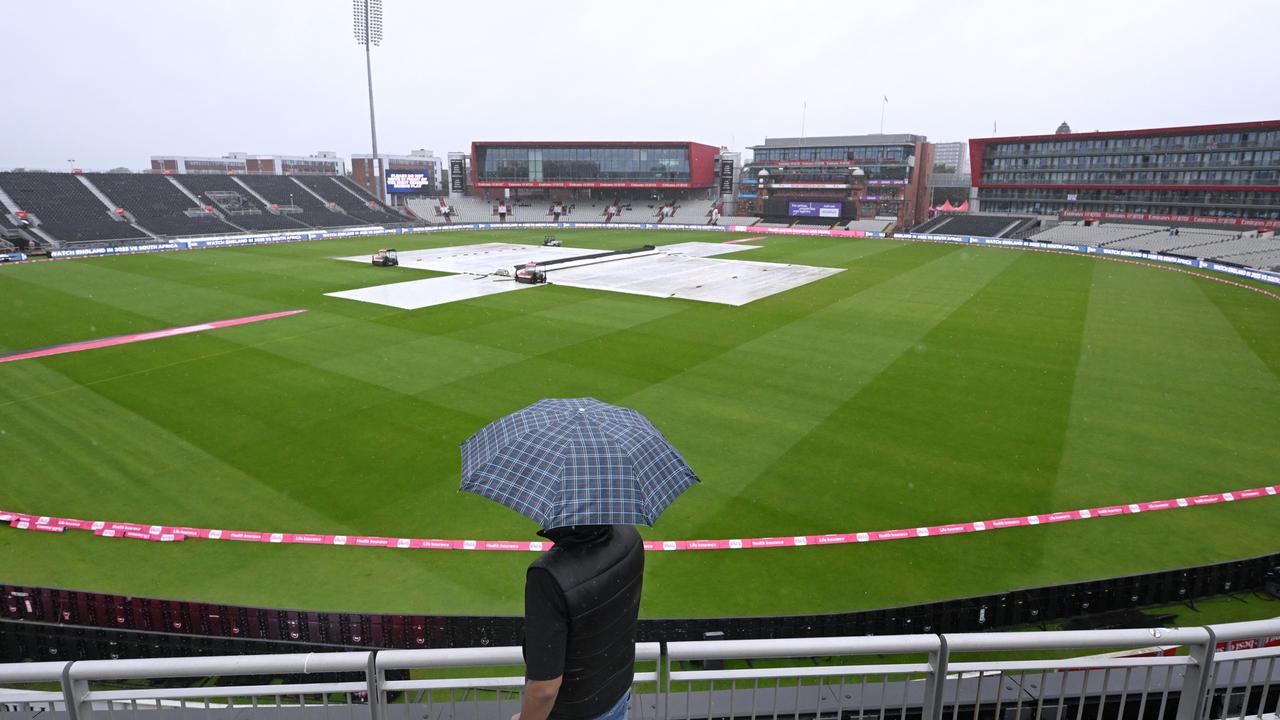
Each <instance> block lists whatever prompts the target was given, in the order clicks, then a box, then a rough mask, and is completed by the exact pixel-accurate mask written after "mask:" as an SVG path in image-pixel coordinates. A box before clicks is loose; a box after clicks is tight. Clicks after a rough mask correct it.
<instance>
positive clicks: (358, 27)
mask: <svg viewBox="0 0 1280 720" xmlns="http://www.w3.org/2000/svg"><path fill="white" fill-rule="evenodd" d="M351 19H352V30H353V32H354V33H355V37H356V44H357V45H363V46H364V67H365V74H366V76H367V77H368V79H369V136H370V138H371V139H372V141H373V159H372V165H373V167H374V170H375V172H376V173H377V175H378V181H377V186H376V187H377V189H378V197H379V198H380V199H381V200H383V201H384V202H385V201H386V199H387V196H386V188H385V187H383V181H382V162H381V158H379V157H378V124H377V122H376V121H375V120H374V116H373V56H372V54H371V52H370V48H372V47H373V46H374V45H382V0H351Z"/></svg>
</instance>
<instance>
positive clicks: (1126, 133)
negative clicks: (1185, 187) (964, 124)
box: [970, 120, 1280, 145]
mask: <svg viewBox="0 0 1280 720" xmlns="http://www.w3.org/2000/svg"><path fill="white" fill-rule="evenodd" d="M1277 127H1280V120H1256V121H1253V122H1239V123H1221V124H1218V125H1186V126H1183V127H1163V128H1146V129H1141V130H1105V131H1094V132H1076V133H1061V134H1059V133H1052V134H1049V135H1009V136H1006V137H992V138H973V139H972V140H970V142H971V143H978V144H981V145H993V144H996V143H1003V142H1024V141H1034V140H1059V141H1066V140H1087V139H1093V138H1098V139H1101V138H1118V137H1141V136H1144V135H1183V134H1188V133H1205V132H1228V131H1233V130H1270V129H1272V128H1277Z"/></svg>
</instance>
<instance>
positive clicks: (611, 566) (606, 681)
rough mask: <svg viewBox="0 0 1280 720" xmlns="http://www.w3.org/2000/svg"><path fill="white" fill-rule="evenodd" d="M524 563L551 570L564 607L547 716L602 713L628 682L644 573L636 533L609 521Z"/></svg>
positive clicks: (571, 718)
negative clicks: (561, 654)
mask: <svg viewBox="0 0 1280 720" xmlns="http://www.w3.org/2000/svg"><path fill="white" fill-rule="evenodd" d="M530 567H540V568H543V569H545V570H547V571H548V572H549V573H550V574H551V577H552V578H553V579H555V581H556V585H558V586H559V587H560V590H561V592H563V593H564V599H565V606H566V607H567V608H568V611H569V618H568V619H569V622H568V627H569V635H568V638H567V640H566V643H565V661H564V663H565V668H564V679H563V681H562V682H561V685H560V693H559V694H558V695H557V696H556V704H555V706H554V707H553V708H551V718H552V720H584V719H585V718H594V717H596V716H598V715H602V714H604V713H605V712H606V711H608V710H609V709H610V708H612V707H613V706H614V704H616V703H617V702H618V700H619V699H621V698H622V696H623V694H624V693H626V692H627V690H628V689H630V687H631V678H632V673H633V672H634V667H633V666H634V665H635V659H636V645H635V643H636V617H637V616H638V615H639V612H640V585H641V581H642V580H643V576H644V543H643V542H641V540H640V533H638V532H636V529H635V528H634V527H632V526H630V525H615V526H613V529H612V531H611V532H610V533H609V534H608V535H606V536H605V537H604V538H603V539H601V540H598V541H596V542H590V543H585V544H581V545H578V544H575V545H569V546H567V547H562V546H560V545H556V546H555V547H553V548H551V550H550V551H549V552H547V553H545V554H544V555H542V557H540V558H538V559H537V560H535V561H533V564H532V565H531V566H530Z"/></svg>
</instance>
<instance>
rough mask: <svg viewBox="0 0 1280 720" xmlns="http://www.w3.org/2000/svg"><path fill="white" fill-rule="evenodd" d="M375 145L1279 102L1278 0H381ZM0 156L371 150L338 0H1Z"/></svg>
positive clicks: (1117, 115)
mask: <svg viewBox="0 0 1280 720" xmlns="http://www.w3.org/2000/svg"><path fill="white" fill-rule="evenodd" d="M384 6H385V10H384V13H385V18H386V29H385V40H384V42H383V44H382V47H380V48H375V49H374V89H375V92H376V94H377V101H378V106H377V111H378V140H379V148H380V149H381V150H382V151H383V152H389V153H403V152H407V151H409V150H410V149H413V148H420V147H425V148H428V149H431V150H434V151H435V152H436V153H437V154H438V155H442V156H443V155H444V154H445V153H447V152H449V151H451V150H465V149H467V148H468V146H469V143H470V141H472V140H478V139H489V140H498V139H583V140H586V139H674V140H685V139H687V140H695V141H700V142H706V143H710V144H713V145H732V146H733V147H734V148H735V149H741V148H743V147H745V146H747V145H751V144H756V143H759V142H761V141H763V139H764V137H765V136H766V135H769V136H795V135H799V134H800V131H801V115H802V106H803V104H804V103H805V102H806V101H807V103H808V113H807V122H806V123H805V125H806V126H805V132H806V134H808V135H824V134H825V135H835V134H851V133H863V132H875V131H876V130H877V129H878V127H879V123H880V105H881V103H880V99H881V97H882V96H883V95H887V96H888V97H889V104H888V107H887V114H886V120H885V130H886V132H914V133H920V134H924V135H927V136H928V137H929V139H931V140H933V141H935V142H945V141H951V140H963V139H967V138H969V137H984V136H989V135H991V131H992V123H993V122H995V121H998V123H999V134H1001V135H1014V134H1032V133H1046V132H1052V131H1053V130H1054V128H1056V127H1057V125H1058V123H1060V122H1061V121H1063V120H1067V121H1068V122H1070V123H1071V126H1072V128H1074V129H1075V130H1077V131H1080V130H1094V129H1125V128H1141V127H1162V126H1170V125H1189V124H1200V123H1216V122H1236V121H1245V120H1264V119H1276V118H1280V93H1277V92H1276V89H1277V86H1278V85H1280V81H1278V73H1277V70H1276V67H1277V58H1276V55H1275V47H1276V46H1275V28H1276V27H1278V26H1280V2H1277V1H1276V0H1256V1H1254V0H1221V1H1218V2H1212V3H1209V2H1179V1H1177V0H1172V1H1170V2H1135V1H1128V0H1109V1H1103V2H1098V1H1095V0H1082V1H1076V2H1068V3H1059V2H1047V1H1044V0H1012V1H1009V2H1005V1H1003V0H980V1H969V0H951V1H949V2H945V3H944V2H922V1H921V2H911V1H909V0H893V1H892V2H867V1H856V2H855V1H854V0H845V1H844V2H838V1H837V2H779V1H777V0H774V1H771V2H757V1H755V0H748V1H741V0H738V1H734V2H702V1H700V0H683V1H682V2H667V1H666V0H656V1H653V0H648V1H646V2H626V3H610V2H568V1H561V2H532V1H531V2H502V1H498V2H424V1H415V0H384ZM0 16H3V18H4V23H5V25H6V26H7V28H8V30H7V31H6V32H5V33H4V40H3V47H2V48H0V52H3V57H4V67H5V68H6V70H8V72H6V73H5V77H6V83H5V87H6V93H5V95H6V107H5V109H4V111H3V112H0V168H5V169H8V168H12V167H17V166H24V167H39V168H49V169H63V168H66V167H67V159H69V158H74V159H75V160H76V164H77V165H78V166H81V167H84V168H86V169H106V168H109V167H114V166H117V165H124V166H126V167H130V168H134V169H140V168H142V167H144V166H146V165H147V163H148V158H149V157H150V156H151V155H156V154H184V155H213V156H217V155H221V154H223V153H224V152H227V151H231V150H243V151H246V152H251V153H270V154H294V155H306V154H310V153H312V152H314V151H316V150H335V151H337V152H338V153H339V154H340V155H342V156H344V157H345V156H350V154H351V153H361V152H363V153H367V152H369V128H368V107H367V104H366V103H367V101H366V96H365V74H364V73H365V69H364V57H363V51H362V50H361V48H360V47H358V46H357V45H356V44H355V42H354V40H353V38H352V34H351V3H350V1H349V0H219V2H193V1H190V0H164V1H161V0H150V1H148V0H116V1H115V2H102V1H101V0H44V1H41V2H35V1H33V2H27V1H26V0H22V1H18V0H8V1H7V2H4V7H3V10H2V11H0Z"/></svg>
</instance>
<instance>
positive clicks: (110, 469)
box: [0, 230, 1280, 617]
mask: <svg viewBox="0 0 1280 720" xmlns="http://www.w3.org/2000/svg"><path fill="white" fill-rule="evenodd" d="M544 234H545V233H544V232H543V231H541V230H538V231H527V232H526V231H504V232H489V233H484V232H473V233H448V234H444V235H434V236H413V237H403V238H397V239H396V240H395V241H394V242H395V243H396V244H397V246H398V247H399V248H400V249H401V250H405V249H416V248H423V247H431V246H445V245H455V244H464V243H476V242H492V241H503V242H528V243H536V242H540V241H541V239H542V236H543V235H544ZM557 236H558V237H560V238H561V239H562V240H564V242H565V244H566V245H571V246H577V247H599V248H624V247H634V246H636V245H638V244H640V243H643V242H651V243H658V244H665V243H673V242H684V241H688V240H704V241H705V240H709V239H721V238H723V237H727V236H718V235H717V236H709V235H707V234H705V233H681V232H661V233H638V232H627V231H576V232H559V233H557ZM387 242H388V241H387V240H386V239H385V238H373V239H360V240H342V241H321V242H311V243H299V244H291V245H277V246H262V247H253V248H244V249H224V250H206V251H188V252H176V253H165V254H153V255H135V256H122V257H110V258H102V259H85V260H74V261H65V262H47V263H36V264H29V265H23V266H16V267H4V268H0V353H3V352H12V351H17V350H23V349H28V348H33V347H39V346H45V345H51V344H56V343H63V342H70V341H76V340H86V339H92V338H99V337H105V336H111V335H119V334H125V333H133V332H140V331H147V330H154V329H158V328H164V327H170V326H177V325H186V324H192V323H200V322H206V321H212V320H220V319H227V318H234V317H240V316H245V315H254V314H259V313H267V312H273V311H277V310H288V309H293V308H306V309H307V310H308V311H309V312H307V313H305V314H302V315H298V316H294V317H289V318H284V319H279V320H272V321H269V322H264V323H259V324H255V325H248V326H241V327H235V328H228V329H224V330H217V331H211V332H204V333H199V334H195V335H187V336H183V337H176V338H170V339H165V340H158V341H153V342H148V343H141V344H135V345H129V346H122V347H116V348H108V349H101V350H92V351H87V352H79V353H74V354H70V355H63V356H58V357H51V358H46V359H42V360H30V361H21V362H15V363H7V364H2V365H0V508H3V509H7V510H16V511H23V512H30V513H39V514H53V515H61V516H69V517H76V518H88V519H109V520H126V521H134V522H141V523H155V524H170V525H193V526H198V527H220V528H233V529H245V530H271V531H283V532H316V533H342V534H360V535H383V536H393V537H400V536H413V537H443V538H484V539H535V538H534V537H533V533H534V531H535V530H536V529H537V528H536V527H534V525H533V524H532V523H531V522H530V521H528V520H526V519H524V518H522V517H520V516H518V515H516V514H515V513H513V512H511V511H509V510H507V509H505V508H502V507H500V506H498V505H496V504H494V503H491V502H489V501H487V500H484V499H482V498H479V497H475V496H472V495H463V494H459V493H458V492H457V486H458V480H459V478H458V466H459V458H458V448H457V446H458V443H459V442H461V441H462V440H463V439H465V438H466V437H467V436H469V435H470V434H471V433H473V432H474V431H476V430H477V429H479V428H480V427H482V426H483V425H485V424H486V423H488V422H489V421H491V420H493V419H495V418H497V417H499V416H501V415H503V414H506V413H508V412H511V411H514V410H517V409H519V408H521V407H523V406H525V405H527V404H529V403H531V402H533V401H535V400H537V399H540V398H543V397H575V396H586V395H589V396H594V397H597V398H599V399H601V400H604V401H607V402H613V403H617V404H621V405H625V406H629V407H633V408H636V409H637V410H640V411H641V412H643V413H645V414H646V415H647V416H648V417H649V418H650V419H652V420H653V421H654V423H655V424H656V425H657V426H658V427H659V428H661V429H662V430H663V431H664V432H665V433H666V434H667V436H668V437H669V438H670V439H671V440H672V441H673V442H674V443H675V444H676V445H677V446H678V447H679V448H681V450H682V451H683V452H684V454H685V456H686V457H687V459H688V460H689V462H690V464H691V465H692V466H693V467H694V469H695V470H696V471H697V472H698V473H699V474H700V475H701V477H702V479H703V483H702V484H701V485H699V486H696V487H694V488H692V489H691V490H689V491H688V492H687V493H686V494H685V495H684V496H683V497H682V498H680V499H679V500H678V501H677V502H676V503H675V505H673V506H672V508H671V509H670V510H669V511H668V512H667V513H666V514H665V515H664V516H663V517H662V519H661V520H660V521H659V522H658V525H657V526H656V527H655V528H652V529H646V530H645V531H644V535H645V536H646V537H647V538H658V539H666V538H722V537H743V536H762V535H763V536H772V535H795V534H809V533H824V532H847V531H853V530H874V529H890V528H901V527H917V526H921V525H930V524H937V523H945V522H951V521H965V520H974V519H983V518H994V517H1004V516H1011V515H1023V514H1030V513H1043V512H1049V511H1056V510H1067V509H1075V508H1081V507H1090V506H1097V505H1104V504H1113V503H1128V502H1136V501H1143V500H1152V499H1162V498H1169V497H1177V496H1184V495H1192V494H1200V493H1207V492H1218V491H1223V490H1235V489H1241V488H1248V487H1256V486H1259V485H1264V484H1270V483H1274V482H1277V477H1278V473H1277V468H1280V302H1277V301H1275V300H1273V299H1270V298H1267V297H1263V296H1261V295H1259V294H1257V293H1251V292H1248V291H1246V290H1242V289H1239V288H1233V287H1229V286H1226V285H1223V284H1220V283H1215V282H1211V281H1208V280H1205V279H1201V278H1196V277H1192V276H1189V275H1186V274H1181V273H1176V272H1169V271H1163V270H1157V269H1152V268H1147V267H1140V266H1135V265H1129V264H1122V263H1116V262H1108V261H1103V260H1099V259H1095V258H1088V257H1074V256H1064V255H1058V254H1048V253H1033V252H1025V251H1017V250H1005V249H977V248H969V247H964V246H953V245H940V244H928V243H908V242H895V241H890V240H850V239H825V238H788V237H771V238H769V239H768V240H765V241H762V242H761V243H760V244H761V245H762V246H763V247H761V248H760V249H757V250H750V251H746V252H743V253H739V254H736V255H735V256H734V257H736V258H741V259H744V260H766V261H778V262H792V263H804V264H812V265H823V266H832V267H842V268H846V271H845V272H842V273H840V274H838V275H835V276H833V277H830V278H827V279H824V280H821V281H818V282H816V283H813V284H810V285H807V286H803V287H800V288H798V289H795V290H792V291H789V292H786V293H782V294H780V295H775V296H773V297H770V298H766V299H764V300H760V301H758V302H755V303H752V304H750V305H747V306H745V307H738V308H736V307H729V306H721V305H712V304H705V303H697V302H689V301H680V300H670V299H655V298H648V297H639V296H631V295H623V294H617V293H607V292H598V291H590V290H581V289H573V288H565V287H557V286H546V287H540V288H537V289H535V290H528V291H524V292H518V293H509V294H505V295H497V296H491V297H488V298H482V299H478V300H472V301H467V302H459V303H454V304H450V305H444V306H438V307H434V308H426V309H423V310H417V311H400V310H395V309H392V308H386V307H381V306H375V305H369V304H364V303H358V302H352V301H348V300H340V299H336V298H329V297H325V296H324V294H323V293H326V292H331V291H335V290H343V289H352V288H358V287H365V286H368V285H372V284H377V283H380V282H392V281H395V280H410V279H417V278H422V277H427V275H426V274H425V273H422V272H420V271H415V270H410V269H406V268H398V269H380V268H373V267H369V266H362V265H358V264H354V263H347V262H339V261H335V260H333V259H332V258H334V257H336V256H342V255H353V254H359V253H367V252H371V251H372V250H374V249H376V248H377V247H378V246H379V245H383V244H386V243H387ZM1277 528H1280V498H1267V499H1262V500H1256V501H1250V502H1244V503H1231V504H1220V505H1215V506H1211V507H1205V508H1195V509H1188V510H1178V511H1172V512H1164V513H1155V514H1142V515H1137V516H1126V517H1120V518H1113V519H1105V520H1093V521H1087V522H1075V523H1062V524H1056V525H1047V526H1039V527H1033V528H1023V529H1015V530H1008V531H1001V532H995V533H990V532H989V533H981V534H974V535H962V536H952V537H945V538H929V539H921V540H908V541H897V542H887V543H876V544H871V545H846V546H838V547H822V548H819V547H810V548H797V549H779V550H754V551H721V552H701V553H694V552H687V553H671V554H651V555H650V556H649V557H648V560H647V562H648V567H647V570H646V578H645V585H646V587H645V594H644V606H643V613H644V615H646V616H650V617H672V616H724V615H765V614H794V613H807V612H834V611H847V610H856V609H863V608H872V607H884V606H892V605H900V604H905V603H917V602H923V601H929V600H936V599H943V598H950V597H957V596H964V595H974V594H983V593H990V592H996V591H1002V590H1007V589H1012V588H1020V587H1030V586H1038V585H1046V584H1052V583H1061V582H1068V581H1078V580H1086V579H1094V578H1101V577H1109V576H1115V575H1125V574H1131V573H1138V572H1147V571H1153V570H1158V569H1164V568H1171V567H1177V566H1185V565H1195V564H1201V563H1209V562H1217V561H1224V560H1229V559H1237V558H1244V557H1249V556H1254V555H1259V554H1263V553H1268V552H1275V551H1277V550H1280V531H1278V530H1277ZM530 560H531V558H530V557H529V556H528V555H527V554H515V553H466V552H449V551H443V552H442V551H406V550H385V549H377V550H375V549H359V548H350V547H347V548H344V547H313V546H284V545H268V544H256V543H228V542H200V541H193V542H185V543H175V544H159V543H145V542H135V541H123V540H108V539H101V538H95V537H93V536H91V535H88V534H85V533H68V534H66V535H62V536H58V535H52V534H46V533H23V532H19V531H16V530H10V529H7V528H3V527H0V582H8V583H23V584H39V585H52V586H60V587H68V588H77V589H84V590H93V591H102V592H115V593H124V594H136V595H147V596H156V597H173V598H184V599H196V600H205V601H218V602H227V603H235V604H246V605H268V606H280V607H295V608H306V609H319V610H351V611H385V612H402V613H449V614H518V613H520V612H521V610H522V587H523V580H524V574H523V568H524V567H525V566H526V565H527V564H528V563H529V561H530Z"/></svg>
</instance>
